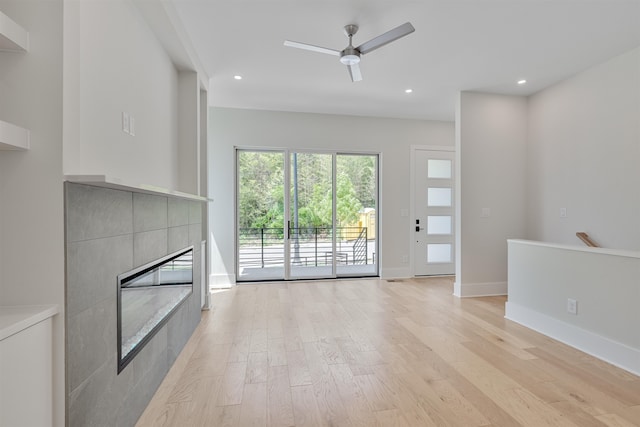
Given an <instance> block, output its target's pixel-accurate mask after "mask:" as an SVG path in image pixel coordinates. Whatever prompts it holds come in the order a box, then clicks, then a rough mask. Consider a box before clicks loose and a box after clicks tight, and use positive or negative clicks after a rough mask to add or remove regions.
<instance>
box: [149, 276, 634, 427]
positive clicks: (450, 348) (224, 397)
mask: <svg viewBox="0 0 640 427" xmlns="http://www.w3.org/2000/svg"><path fill="white" fill-rule="evenodd" d="M452 290H453V283H452V279H450V278H438V279H427V280H404V281H398V282H387V281H384V280H353V281H335V282H304V283H300V282H293V283H282V284H260V285H240V286H237V287H235V288H234V289H232V290H229V291H224V292H219V293H215V294H214V295H213V309H212V310H211V311H210V312H208V313H204V314H203V317H202V322H201V324H200V326H199V327H198V329H197V331H196V333H195V334H194V336H193V337H192V338H191V340H190V341H189V343H188V344H187V346H186V347H185V349H184V351H183V352H182V354H181V355H180V357H179V358H178V360H177V362H176V363H175V365H174V366H173V368H172V369H171V371H170V372H169V374H168V375H167V377H166V378H165V380H164V382H163V383H162V385H161V386H160V388H159V389H158V392H157V393H156V395H155V397H154V398H153V400H152V401H151V403H150V405H149V406H148V408H147V410H146V411H145V413H144V414H143V415H142V417H141V418H140V420H139V422H138V424H137V425H138V426H140V427H142V426H154V427H155V426H180V427H185V426H242V427H244V426H298V427H303V426H305V427H306V426H366V427H369V426H381V427H392V426H438V427H440V426H464V427H472V426H520V425H522V426H535V427H540V426H579V427H588V426H640V378H639V377H636V376H634V375H632V374H630V373H627V372H625V371H623V370H620V369H617V368H615V367H612V366H610V365H608V364H606V363H603V362H601V361H599V360H597V359H594V358H593V357H590V356H588V355H586V354H584V353H581V352H579V351H577V350H574V349H572V348H570V347H567V346H565V345H563V344H560V343H558V342H556V341H554V340H552V339H550V338H547V337H545V336H542V335H540V334H537V333H535V332H533V331H530V330H528V329H526V328H524V327H521V326H519V325H517V324H515V323H512V322H510V321H508V320H505V319H504V317H503V316H504V302H505V298H504V297H489V298H476V299H458V298H455V297H453V296H452V295H451V293H452Z"/></svg>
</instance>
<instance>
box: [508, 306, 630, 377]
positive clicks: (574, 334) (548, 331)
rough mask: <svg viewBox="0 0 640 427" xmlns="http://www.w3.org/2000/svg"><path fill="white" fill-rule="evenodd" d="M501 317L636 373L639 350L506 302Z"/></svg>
mask: <svg viewBox="0 0 640 427" xmlns="http://www.w3.org/2000/svg"><path fill="white" fill-rule="evenodd" d="M504 317H505V318H506V319H509V320H511V321H514V322H516V323H519V324H521V325H523V326H526V327H527V328H530V329H533V330H534V331H537V332H540V333H541V334H544V335H547V336H549V337H551V338H553V339H556V340H558V341H560V342H563V343H565V344H567V345H569V346H571V347H574V348H577V349H578V350H580V351H583V352H585V353H587V354H590V355H592V356H594V357H597V358H598V359H601V360H604V361H605V362H608V363H611V364H612V365H614V366H617V367H619V368H622V369H624V370H626V371H629V372H631V373H632V374H635V375H639V376H640V349H635V348H633V347H629V346H628V345H625V344H622V343H619V342H617V341H613V340H611V339H609V338H606V337H603V336H602V335H598V334H595V333H593V332H590V331H588V330H586V329H582V328H579V327H577V326H574V325H572V324H570V323H566V322H563V321H561V320H558V319H555V318H553V317H550V316H547V315H546V314H542V313H540V312H537V311H535V310H532V309H530V308H527V307H523V306H521V305H519V304H514V303H510V302H507V303H506V305H505V316H504Z"/></svg>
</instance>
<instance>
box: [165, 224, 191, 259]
mask: <svg viewBox="0 0 640 427" xmlns="http://www.w3.org/2000/svg"><path fill="white" fill-rule="evenodd" d="M167 232H168V240H167V249H168V252H169V253H171V252H175V251H177V250H179V249H182V248H186V247H187V246H189V226H188V225H181V226H179V227H171V228H169V229H168V230H167Z"/></svg>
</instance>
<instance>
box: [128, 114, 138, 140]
mask: <svg viewBox="0 0 640 427" xmlns="http://www.w3.org/2000/svg"><path fill="white" fill-rule="evenodd" d="M129 135H131V136H136V119H135V117H133V116H130V117H129Z"/></svg>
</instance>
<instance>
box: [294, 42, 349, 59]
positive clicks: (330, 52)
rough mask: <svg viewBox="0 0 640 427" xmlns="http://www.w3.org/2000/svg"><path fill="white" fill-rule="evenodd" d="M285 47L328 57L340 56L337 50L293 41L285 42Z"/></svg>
mask: <svg viewBox="0 0 640 427" xmlns="http://www.w3.org/2000/svg"><path fill="white" fill-rule="evenodd" d="M284 45H285V46H288V47H296V48H298V49H304V50H310V51H312V52H320V53H326V54H328V55H334V56H340V51H339V50H335V49H328V48H326V47H320V46H314V45H312V44H307V43H300V42H293V41H291V40H285V41H284Z"/></svg>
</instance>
